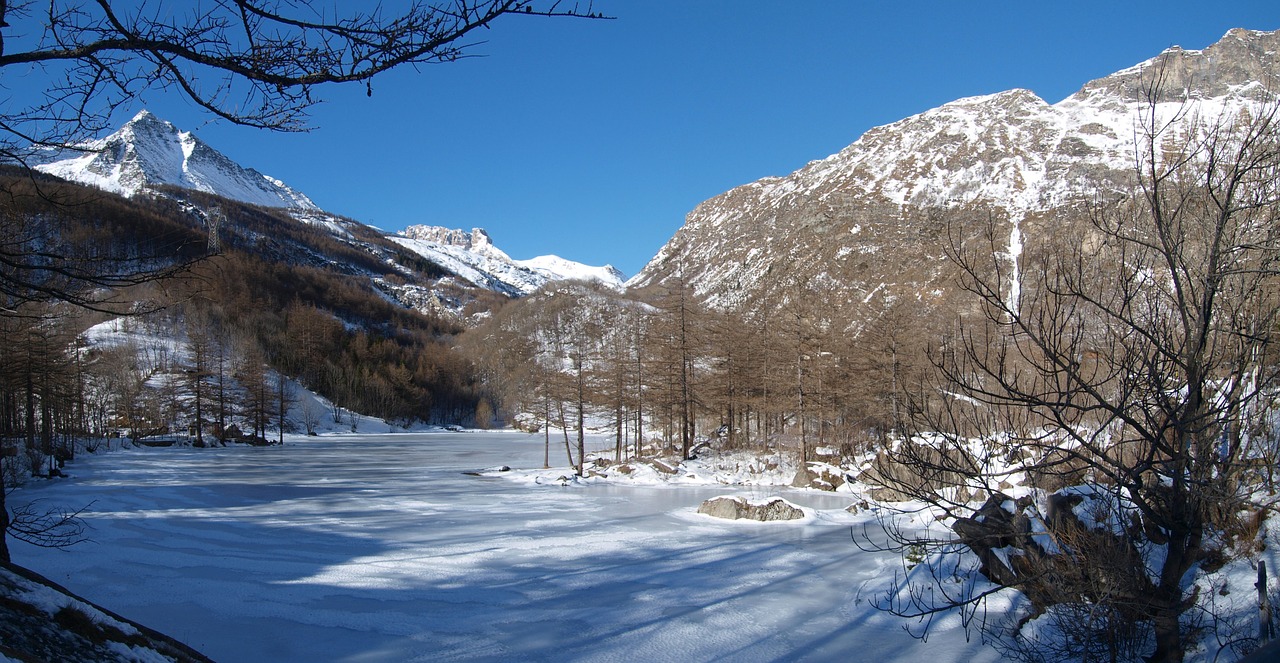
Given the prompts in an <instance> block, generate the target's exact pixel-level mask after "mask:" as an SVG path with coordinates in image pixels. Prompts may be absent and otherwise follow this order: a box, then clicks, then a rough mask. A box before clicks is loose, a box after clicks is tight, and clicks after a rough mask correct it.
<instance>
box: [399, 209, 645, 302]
mask: <svg viewBox="0 0 1280 663" xmlns="http://www.w3.org/2000/svg"><path fill="white" fill-rule="evenodd" d="M391 240H392V241H394V242H396V243H398V244H400V245H401V246H403V247H405V248H407V249H409V250H411V251H413V252H415V253H417V254H418V255H421V256H422V257H424V258H426V259H427V260H430V261H431V262H433V263H435V264H437V265H440V266H441V267H443V268H444V269H446V270H448V271H450V272H452V273H453V274H455V275H457V276H458V277H459V278H462V279H464V280H465V281H466V282H468V283H470V284H472V285H475V286H477V287H481V288H487V289H489V290H493V291H495V292H500V293H503V294H506V295H510V296H513V297H519V296H523V295H527V294H529V293H531V292H533V291H534V290H537V289H538V288H540V287H542V286H544V285H546V284H547V283H549V282H551V281H598V282H600V283H602V284H604V285H606V286H608V287H610V288H613V289H615V290H621V289H622V281H623V278H622V273H621V272H619V271H618V270H616V269H614V268H613V267H611V266H608V265H606V266H604V267H591V266H588V265H583V264H582V263H578V262H573V261H572V260H565V259H564V258H560V257H558V256H540V257H537V258H533V259H531V260H512V259H511V257H510V256H508V255H507V254H506V253H504V252H502V251H501V250H500V249H498V247H496V246H494V245H493V240H492V239H491V238H490V237H489V234H488V233H486V232H485V231H484V230H483V229H482V228H473V229H472V230H471V232H464V231H462V230H454V229H451V228H443V227H440V226H425V225H415V226H409V227H408V228H405V229H404V230H403V231H401V232H400V233H399V234H397V235H394V236H392V237H391Z"/></svg>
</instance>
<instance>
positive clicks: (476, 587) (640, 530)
mask: <svg viewBox="0 0 1280 663" xmlns="http://www.w3.org/2000/svg"><path fill="white" fill-rule="evenodd" d="M600 444H601V445H602V446H603V445H604V444H605V442H603V441H601V442H600ZM541 460H542V439H541V437H537V436H528V435H524V434H520V433H421V434H398V435H347V436H337V435H335V436H324V437H320V438H309V439H308V438H290V439H288V440H287V444H286V446H284V447H267V448H246V447H235V448H218V449H187V448H168V449H138V450H133V451H128V452H123V453H112V454H99V455H96V456H90V455H85V456H82V457H80V458H78V459H77V460H76V461H75V462H74V463H73V464H71V465H69V466H68V473H69V474H70V475H72V478H71V479H68V480H59V481H55V482H46V483H35V484H32V485H30V486H28V487H26V488H24V489H22V490H20V491H18V492H16V493H15V494H14V495H12V496H11V499H12V500H14V502H22V501H25V500H31V499H42V500H47V501H48V502H50V503H57V504H62V505H65V506H68V507H77V508H78V507H83V506H85V505H89V506H88V509H87V511H86V512H85V518H86V521H87V522H88V524H89V525H90V526H91V527H92V530H91V532H90V535H91V537H92V539H93V541H92V542H90V543H86V544H82V545H80V546H77V547H76V548H74V549H73V550H71V551H68V552H58V551H49V550H39V549H35V548H32V547H30V546H27V545H25V544H21V543H16V544H15V546H14V548H15V549H14V561H15V562H17V563H19V564H22V565H24V566H28V567H30V568H32V569H34V570H36V571H38V572H40V573H42V574H44V575H46V576H48V577H49V578H51V579H52V580H54V581H55V582H59V583H61V584H64V585H66V586H67V587H68V588H69V589H71V590H72V591H75V592H77V593H80V594H81V595H83V596H85V597H86V598H88V599H90V600H93V601H96V602H98V603H101V604H102V605H104V606H106V607H108V608H109V609H112V610H114V611H116V612H119V613H121V614H123V615H125V616H127V617H129V618H132V619H136V620H138V621H140V622H142V623H144V624H147V625H149V626H152V627H154V628H156V629H158V630H161V631H163V632H166V633H168V634H170V635H172V636H174V637H176V638H178V639H180V640H183V641H185V642H187V643H188V644H190V645H192V646H194V647H196V648H197V649H200V650H201V651H203V652H204V653H206V654H208V655H210V656H211V657H212V658H214V659H215V660H218V661H228V662H233V661H235V662H251V661H274V662H287V661H308V662H310V661H349V662H356V661H359V662H374V661H437V660H478V661H514V660H519V661H550V660H557V661H560V660H564V661H623V660H646V661H681V662H685V661H777V660H787V661H790V660H811V661H848V660H875V661H879V662H883V663H890V662H892V661H916V660H919V659H920V658H921V657H922V656H928V657H929V658H930V659H931V660H936V661H961V660H994V659H995V654H994V652H992V651H991V650H988V649H984V648H983V647H982V646H981V645H980V644H978V643H977V642H973V643H966V642H965V638H964V636H963V633H962V632H961V631H959V630H958V629H950V630H948V629H947V628H946V627H947V626H948V625H949V624H946V623H944V624H943V625H942V628H938V625H937V624H935V631H934V632H933V634H932V635H931V637H930V639H929V641H928V642H927V643H922V642H919V641H917V640H915V639H913V638H911V637H910V636H909V635H907V634H906V633H904V632H903V629H902V626H903V622H901V621H899V620H896V619H894V618H891V617H888V616H886V615H884V614H882V613H879V612H877V611H875V610H873V609H871V608H870V607H869V606H868V605H867V599H868V598H869V595H870V594H871V593H872V590H871V588H872V587H882V586H883V585H884V582H885V579H886V578H887V577H892V575H893V570H894V569H896V568H898V560H897V559H896V558H893V557H890V556H886V555H879V554H874V553H867V552H862V551H860V550H859V549H858V548H857V547H856V546H855V545H853V543H852V542H851V540H850V528H851V527H853V528H860V524H861V523H862V522H863V519H864V518H866V516H865V515H852V514H849V513H847V512H845V511H844V507H845V506H847V505H848V504H849V502H850V497H849V496H847V495H845V496H839V495H830V494H822V493H817V492H810V491H788V490H779V489H772V488H764V487H752V488H744V489H742V490H736V491H735V490H734V489H732V488H727V487H698V486H688V485H685V486H679V487H651V486H631V485H609V484H589V483H588V484H582V485H571V486H567V487H561V486H559V485H555V484H552V485H538V484H535V483H530V482H527V481H510V480H507V479H505V478H495V477H488V476H472V475H467V474H464V472H466V471H472V470H481V469H484V468H489V467H493V466H496V465H510V466H511V467H513V468H535V467H538V466H540V465H541ZM566 472H567V470H566ZM734 493H736V494H742V495H745V496H747V497H755V498H759V497H765V496H770V495H773V494H780V495H782V496H783V497H785V498H786V499H788V500H789V501H791V502H793V503H796V504H799V505H802V506H804V507H806V512H807V513H808V514H809V516H808V517H806V518H804V519H803V520H800V521H793V522H790V523H767V524H766V523H746V522H740V521H722V520H717V519H713V518H711V517H709V516H703V515H699V514H697V513H696V512H695V511H696V509H697V507H698V505H699V504H700V503H701V502H702V500H704V499H706V498H708V497H712V496H715V495H722V494H734Z"/></svg>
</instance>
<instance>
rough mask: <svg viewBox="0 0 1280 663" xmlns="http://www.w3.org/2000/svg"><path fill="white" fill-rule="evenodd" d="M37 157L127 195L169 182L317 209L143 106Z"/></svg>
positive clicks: (68, 175) (41, 165)
mask: <svg viewBox="0 0 1280 663" xmlns="http://www.w3.org/2000/svg"><path fill="white" fill-rule="evenodd" d="M35 160H36V161H37V165H36V169H37V170H40V171H43V172H46V173H49V174H51V175H56V176H58V177H61V178H63V179H67V180H71V181H74V182H80V183H82V184H88V185H90V186H94V187H97V188H100V189H104V190H107V191H111V192H113V193H118V194H121V195H123V196H126V197H133V196H136V195H138V194H139V193H142V192H144V191H149V190H153V189H155V188H157V187H160V186H166V185H168V186H177V187H181V188H184V189H194V190H196V191H204V192H206V193H212V194H216V195H219V196H223V197H225V198H231V199H233V200H239V201H242V202H246V203H250V204H254V205H263V206H266V207H286V208H295V209H303V210H317V209H318V208H317V207H316V205H315V203H313V202H311V199H309V198H307V197H306V196H305V195H303V194H302V193H300V192H298V191H295V190H293V189H291V188H290V187H288V186H287V185H285V184H284V183H283V182H281V181H280V180H277V179H275V178H272V177H268V176H266V175H263V174H262V173H260V172H258V171H256V170H254V169H252V168H245V167H243V166H240V165H239V164H237V163H235V162H234V161H232V160H231V159H229V158H227V156H226V155H224V154H222V153H221V152H219V151H217V150H215V149H213V148H212V147H210V146H209V145H208V144H207V143H205V142H204V141H202V140H200V139H199V138H197V137H196V135H195V134H193V133H191V132H187V131H181V130H179V129H178V128H177V127H175V126H174V125H173V124H171V123H169V122H167V121H165V120H163V119H161V118H160V117H158V116H156V115H155V114H154V113H152V112H150V111H148V110H145V109H144V110H142V111H139V112H138V114H137V115H135V116H133V118H132V119H131V120H129V121H128V122H126V123H125V124H124V125H123V126H121V127H120V129H118V130H116V131H115V132H114V133H112V134H111V135H109V136H106V137H105V138H101V139H98V140H95V141H89V142H87V143H84V144H81V145H79V146H76V147H75V148H74V149H63V150H49V151H46V152H44V153H42V154H40V155H37V157H36V159H35Z"/></svg>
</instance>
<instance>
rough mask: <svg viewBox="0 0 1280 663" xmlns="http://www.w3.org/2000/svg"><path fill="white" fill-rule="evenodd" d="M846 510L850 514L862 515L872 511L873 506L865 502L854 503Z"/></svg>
mask: <svg viewBox="0 0 1280 663" xmlns="http://www.w3.org/2000/svg"><path fill="white" fill-rule="evenodd" d="M844 510H845V511H848V512H849V513H862V512H863V511H870V510H871V504H870V503H869V502H867V501H865V500H864V501H862V502H854V503H853V504H850V505H849V506H847V507H845V508H844Z"/></svg>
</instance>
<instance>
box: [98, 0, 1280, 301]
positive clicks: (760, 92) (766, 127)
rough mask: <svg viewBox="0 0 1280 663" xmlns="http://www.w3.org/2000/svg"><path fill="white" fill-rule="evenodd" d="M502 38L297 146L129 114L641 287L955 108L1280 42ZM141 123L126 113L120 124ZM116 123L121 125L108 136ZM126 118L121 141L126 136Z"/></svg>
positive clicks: (431, 220)
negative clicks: (764, 201)
mask: <svg viewBox="0 0 1280 663" xmlns="http://www.w3.org/2000/svg"><path fill="white" fill-rule="evenodd" d="M595 9H596V10H597V11H602V12H604V13H606V14H610V15H612V16H615V17H617V18H616V20H612V21H586V20H568V19H560V20H547V19H537V18H530V17H523V16H513V17H508V20H505V21H502V22H501V23H500V25H498V26H497V27H496V28H495V29H493V30H489V31H487V32H486V33H485V34H484V35H483V38H485V39H487V43H485V44H484V45H482V46H479V47H478V48H477V49H476V51H475V52H476V53H482V54H484V55H485V57H480V58H472V59H468V60H464V61H460V62H456V63H451V64H444V65H433V66H428V67H421V68H419V69H418V70H416V71H415V70H413V69H405V70H401V71H396V72H393V73H392V74H390V75H387V76H385V77H382V78H379V79H375V80H374V82H373V96H372V97H367V96H366V94H365V90H364V88H363V86H361V87H354V86H353V87H348V88H328V89H325V90H323V91H322V92H321V94H320V95H319V96H321V97H322V98H324V99H326V100H327V102H326V103H325V104H324V105H322V106H320V107H319V108H317V109H316V110H315V112H314V114H313V124H314V125H315V126H316V128H315V129H314V130H313V131H312V132H310V133H306V134H271V133H266V132H262V131H255V130H251V129H245V128H240V127H233V126H230V125H226V124H224V123H216V122H210V121H209V118H208V116H206V115H202V114H201V113H200V112H199V111H197V110H196V109H194V108H192V107H190V106H189V105H186V104H184V103H183V102H181V101H179V100H177V99H176V98H175V97H173V96H172V95H165V94H161V93H157V94H153V95H151V96H150V97H149V98H146V99H143V100H139V102H138V108H141V107H142V106H143V105H145V106H147V107H148V108H150V109H151V110H152V111H153V112H155V113H157V114H158V115H160V116H161V117H164V118H165V119H168V120H170V121H171V122H173V123H175V124H176V125H178V126H179V127H180V128H183V129H188V130H194V131H195V132H196V133H197V134H198V135H199V136H200V137H201V138H203V139H204V140H205V141H207V142H209V143H210V144H212V145H213V146H214V147H215V148H217V149H219V150H221V151H223V152H224V153H226V154H227V155H228V156H230V157H232V158H233V159H235V160H236V161H238V162H240V163H242V164H244V165H247V166H252V167H254V168H257V169H258V170H260V171H262V172H264V173H267V174H269V175H272V176H274V177H277V178H280V179H282V180H284V181H285V182H287V183H288V184H290V185H291V186H293V187H294V188H296V189H299V190H301V191H303V192H304V193H306V194H307V195H309V196H310V197H311V198H312V199H313V200H315V201H316V203H318V204H319V205H320V206H321V207H323V208H325V209H327V210H330V211H332V212H336V213H340V214H345V215H347V216H350V217H353V218H356V219H358V220H360V221H364V222H366V223H370V224H373V225H376V226H378V227H381V228H383V229H386V230H398V229H400V228H403V227H404V226H406V225H409V224H415V223H427V224H433V225H443V226H449V227H454V228H466V229H469V228H472V227H481V228H485V229H486V230H488V231H489V233H490V235H492V236H493V238H494V242H495V243H496V244H497V245H498V247H499V248H502V249H503V250H505V251H506V252H507V253H509V254H511V256H512V257H514V258H531V257H533V256H536V255H542V254H548V253H554V254H557V255H560V256H562V257H565V258H569V259H572V260H577V261H580V262H585V263H588V264H595V265H601V264H605V263H609V264H612V265H614V266H615V267H618V268H619V269H621V270H622V271H623V272H624V273H626V274H627V276H631V275H634V274H635V273H636V272H637V271H639V270H640V269H641V268H642V267H643V266H644V264H645V263H646V262H647V261H648V260H649V258H651V257H652V256H653V255H654V254H655V253H656V252H657V251H658V249H659V248H660V247H661V246H662V244H663V243H665V242H666V241H667V240H668V239H669V238H670V237H671V236H672V235H673V234H674V233H675V231H676V230H677V229H678V228H679V227H680V226H681V224H682V223H683V221H684V216H685V215H686V214H687V213H688V212H689V211H690V210H692V209H693V208H694V207H695V206H696V205H697V204H698V203H700V202H701V201H703V200H706V199H707V198H710V197H712V196H715V195H717V194H719V193H722V192H724V191H726V190H728V189H730V188H732V187H734V186H737V185H740V184H745V183H747V182H751V181H754V180H756V179H759V178H761V177H766V176H774V175H785V174H787V173H789V172H791V171H793V170H796V169H797V168H800V167H801V166H803V165H804V164H805V163H807V162H809V161H811V160H814V159H820V158H823V157H825V156H827V155H829V154H832V153H834V152H837V151H839V150H840V149H841V148H843V147H844V146H846V145H848V144H849V143H852V142H853V141H854V140H856V139H857V138H858V137H859V136H860V135H861V134H862V133H863V132H865V131H866V130H867V129H870V128H871V127H874V126H877V125H881V124H887V123H889V122H893V121H896V120H899V119H902V118H903V117H906V116H908V115H912V114H915V113H919V112H922V111H925V110H928V109H930V108H933V107H936V106H939V105H941V104H944V103H946V102H948V101H951V100H953V99H956V98H959V97H966V96H973V95H979V94H988V93H993V92H999V91H1001V90H1007V89H1011V88H1018V87H1020V88H1028V89H1030V90H1032V91H1034V92H1036V93H1037V94H1039V95H1040V96H1041V97H1042V98H1044V99H1045V100H1046V101H1049V102H1051V103H1052V102H1056V101H1059V100H1061V99H1062V98H1064V97H1066V96H1069V95H1070V94H1071V93H1073V92H1074V91H1076V90H1077V89H1079V87H1080V86H1082V85H1083V84H1084V83H1085V82H1087V81H1089V80H1091V79H1094V78H1098V77H1101V76H1105V75H1107V74H1109V73H1111V72H1113V71H1117V70H1119V69H1123V68H1125V67H1128V66H1131V65H1134V64H1137V63H1138V62H1141V61H1143V60H1145V59H1147V58H1150V57H1152V56H1154V55H1156V54H1158V53H1159V52H1160V51H1162V50H1164V49H1165V48H1167V47H1169V46H1171V45H1174V44H1177V45H1181V46H1182V47H1184V48H1188V49H1194V48H1203V47H1205V46H1207V45H1209V44H1211V43H1213V42H1214V41H1217V40H1218V39H1219V38H1220V37H1221V36H1222V35H1223V34H1224V33H1225V32H1226V31H1227V30H1228V29H1230V28H1232V27H1246V28H1251V29H1257V30H1275V29H1278V28H1280V8H1277V7H1276V5H1275V3H1274V0H1265V1H1264V0H1257V1H1243V2H1213V3H1210V2H1204V1H1203V0H1199V1H1197V2H1183V1H1170V2H1148V1H1143V2H1127V1H1121V2H1116V1H1115V0H1109V1H1106V2H1094V1H1092V0H1079V1H1076V2H1069V3H1040V2H968V3H965V2H910V1H904V2H854V1H853V0H848V1H842V0H823V1H819V0H788V1H786V2H766V1H764V0H683V1H677V0H596V1H595ZM134 110H136V109H134ZM122 115H123V114H122ZM127 119H128V117H127V116H122V117H121V118H120V122H124V121H125V120H127Z"/></svg>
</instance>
